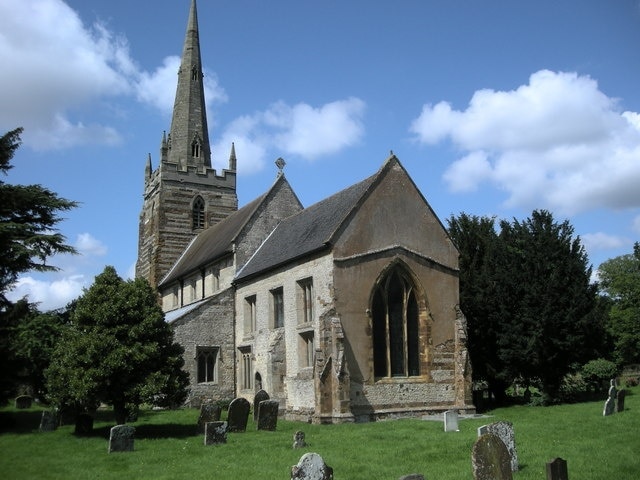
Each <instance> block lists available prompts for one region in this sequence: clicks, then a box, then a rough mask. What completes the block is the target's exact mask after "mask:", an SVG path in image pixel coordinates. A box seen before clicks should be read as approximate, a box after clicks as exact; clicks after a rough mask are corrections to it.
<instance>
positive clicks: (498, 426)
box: [478, 421, 518, 472]
mask: <svg viewBox="0 0 640 480" xmlns="http://www.w3.org/2000/svg"><path fill="white" fill-rule="evenodd" d="M487 433H493V434H494V435H497V436H498V438H499V439H500V440H502V443H504V445H505V447H507V452H509V456H510V457H511V460H510V463H511V471H513V472H517V471H518V452H517V451H516V435H515V432H514V430H513V424H512V423H511V422H505V421H500V422H495V423H490V424H489V425H483V426H482V427H480V428H478V436H481V435H484V434H487Z"/></svg>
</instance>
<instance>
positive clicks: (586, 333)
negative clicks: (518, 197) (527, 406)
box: [449, 210, 603, 398]
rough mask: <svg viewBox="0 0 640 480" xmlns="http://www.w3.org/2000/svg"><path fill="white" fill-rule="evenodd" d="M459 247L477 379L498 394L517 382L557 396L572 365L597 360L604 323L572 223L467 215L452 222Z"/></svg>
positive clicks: (540, 214)
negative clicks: (496, 220) (496, 224)
mask: <svg viewBox="0 0 640 480" xmlns="http://www.w3.org/2000/svg"><path fill="white" fill-rule="evenodd" d="M449 233H450V235H451V237H452V238H453V240H454V242H455V243H456V244H457V245H458V248H459V250H460V271H461V273H460V297H461V308H462V309H463V311H464V312H465V315H466V316H467V321H468V328H469V350H470V356H471V361H472V365H473V372H474V377H475V378H476V379H482V380H486V381H488V382H489V384H490V385H491V386H492V387H493V390H494V393H495V394H497V395H498V397H500V390H501V389H503V388H504V387H505V386H506V385H508V384H509V383H511V382H512V381H513V380H515V379H518V380H519V381H522V382H524V383H525V384H534V383H535V384H539V386H540V387H541V388H542V389H543V391H544V392H545V393H546V394H547V396H548V397H549V398H554V397H555V396H556V395H557V392H558V389H559V388H560V384H561V381H562V378H563V377H564V376H565V374H567V373H569V371H570V370H571V368H572V366H573V365H575V364H582V363H584V362H586V361H587V360H589V359H591V358H594V355H597V351H598V349H599V346H600V345H599V342H601V341H602V339H603V321H602V317H601V315H599V312H600V310H599V309H598V304H597V297H596V293H597V292H596V287H595V286H594V285H592V284H590V276H591V268H590V266H589V265H588V260H587V256H586V253H585V250H584V248H583V246H582V245H581V243H580V239H579V238H574V235H573V228H572V226H571V225H570V224H569V222H567V221H564V222H561V223H557V222H556V221H555V220H554V219H553V216H552V215H551V213H549V212H547V211H544V210H541V211H539V210H536V211H534V212H533V213H532V215H531V216H530V217H529V218H527V219H525V220H524V221H518V220H516V219H514V220H513V221H512V222H508V221H506V220H503V221H501V222H500V229H499V232H497V233H496V232H495V230H494V220H493V219H489V218H478V217H469V216H468V215H465V214H462V215H461V216H459V217H458V218H454V217H452V218H451V219H450V220H449Z"/></svg>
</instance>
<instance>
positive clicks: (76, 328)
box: [46, 267, 188, 423]
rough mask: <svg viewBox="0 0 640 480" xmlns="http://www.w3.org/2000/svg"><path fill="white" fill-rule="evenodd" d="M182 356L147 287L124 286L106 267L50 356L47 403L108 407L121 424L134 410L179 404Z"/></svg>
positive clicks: (130, 282) (183, 381)
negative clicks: (155, 405) (145, 404)
mask: <svg viewBox="0 0 640 480" xmlns="http://www.w3.org/2000/svg"><path fill="white" fill-rule="evenodd" d="M182 353H183V350H182V347H180V345H178V344H177V343H175V342H174V339H173V330H172V329H171V327H170V326H169V325H168V324H166V323H165V321H164V314H163V312H162V309H161V308H160V307H159V305H158V303H157V298H156V294H155V292H154V291H153V289H152V288H151V286H150V285H149V283H148V282H147V281H146V280H144V279H136V280H127V281H124V280H122V279H121V278H120V277H119V276H118V275H117V273H116V271H115V269H114V268H113V267H106V268H105V270H104V271H103V272H102V273H101V274H100V275H98V276H97V277H96V279H95V282H94V284H93V285H92V286H91V287H90V288H89V289H87V290H85V292H84V293H83V295H82V296H81V297H80V298H79V299H78V300H77V302H76V304H75V308H74V310H73V312H72V313H71V324H70V325H69V327H68V328H66V329H65V332H64V334H63V336H62V339H61V341H60V343H59V344H58V347H57V348H56V350H55V351H54V355H53V360H52V362H51V366H50V367H49V369H48V370H47V372H46V376H47V380H48V387H49V395H50V398H51V400H52V401H53V402H54V403H56V404H58V405H70V406H74V407H84V408H91V407H92V406H95V405H97V404H98V403H100V402H103V403H106V404H109V405H112V406H113V409H114V413H115V416H116V420H117V422H118V423H124V421H125V419H126V416H127V411H128V409H129V408H131V407H133V406H137V405H139V404H140V403H143V402H149V403H155V404H158V403H164V404H178V403H181V402H182V401H183V400H184V398H185V397H186V386H187V384H188V376H187V373H186V372H184V371H183V370H182V365H183V358H182Z"/></svg>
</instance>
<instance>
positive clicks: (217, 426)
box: [204, 421, 227, 445]
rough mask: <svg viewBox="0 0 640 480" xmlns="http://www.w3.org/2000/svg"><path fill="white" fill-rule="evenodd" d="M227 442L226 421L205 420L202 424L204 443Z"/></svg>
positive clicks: (217, 443)
mask: <svg viewBox="0 0 640 480" xmlns="http://www.w3.org/2000/svg"><path fill="white" fill-rule="evenodd" d="M221 443H227V422H220V421H218V422H207V423H205V424H204V444H205V445H219V444H221Z"/></svg>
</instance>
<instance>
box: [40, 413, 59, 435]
mask: <svg viewBox="0 0 640 480" xmlns="http://www.w3.org/2000/svg"><path fill="white" fill-rule="evenodd" d="M57 428H58V414H57V413H56V412H55V411H53V410H43V411H42V417H41V418H40V431H41V432H53V431H54V430H56V429H57Z"/></svg>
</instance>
